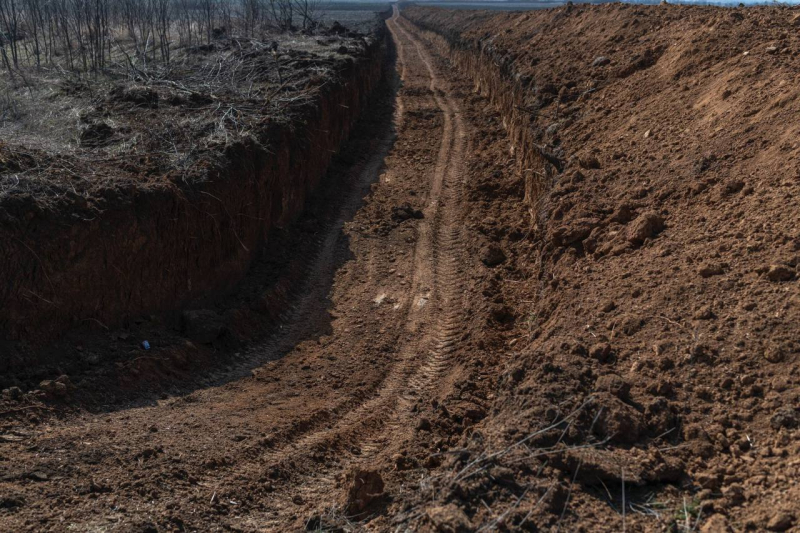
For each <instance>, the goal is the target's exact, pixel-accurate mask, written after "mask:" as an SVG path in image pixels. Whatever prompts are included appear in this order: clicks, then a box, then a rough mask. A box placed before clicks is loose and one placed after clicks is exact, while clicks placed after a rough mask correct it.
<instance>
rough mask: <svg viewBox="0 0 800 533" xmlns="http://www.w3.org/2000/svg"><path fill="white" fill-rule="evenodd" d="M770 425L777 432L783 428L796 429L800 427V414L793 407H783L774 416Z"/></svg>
mask: <svg viewBox="0 0 800 533" xmlns="http://www.w3.org/2000/svg"><path fill="white" fill-rule="evenodd" d="M769 425H770V426H772V429H774V430H775V431H778V430H779V429H781V428H786V429H794V428H796V427H800V414H798V413H797V411H795V410H794V409H793V408H791V407H782V408H780V409H778V410H777V411H775V414H773V415H772V418H770V420H769Z"/></svg>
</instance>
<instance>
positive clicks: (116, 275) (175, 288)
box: [0, 31, 387, 363]
mask: <svg viewBox="0 0 800 533" xmlns="http://www.w3.org/2000/svg"><path fill="white" fill-rule="evenodd" d="M386 50H387V35H386V32H385V31H381V32H380V33H379V34H378V38H377V39H374V40H371V41H370V42H369V43H368V46H367V50H366V53H365V54H364V55H363V56H360V57H357V58H354V59H353V61H352V62H350V63H349V64H348V66H346V67H345V68H344V71H342V72H341V73H340V76H339V77H338V79H339V82H338V83H328V84H326V85H325V86H324V87H323V88H322V89H321V90H320V93H319V96H318V98H317V99H316V100H315V101H314V102H313V103H312V104H309V105H307V106H306V107H304V108H303V109H301V110H300V112H299V113H298V114H296V115H295V118H294V119H293V120H292V123H291V124H289V125H288V126H287V125H285V124H284V125H279V126H278V125H276V126H267V127H266V131H264V132H260V133H259V135H258V137H259V139H260V142H259V141H256V140H249V141H242V142H238V143H237V144H233V145H230V146H228V147H227V148H226V150H225V153H224V154H223V155H222V156H221V157H220V158H219V163H218V164H214V165H210V168H209V169H208V172H207V177H206V179H204V180H203V181H202V182H199V183H198V182H192V183H187V182H185V181H183V180H181V179H173V180H169V181H165V182H164V183H161V184H158V185H153V186H148V187H138V186H122V187H121V186H113V187H109V188H106V189H102V190H99V191H97V194H96V198H95V200H96V201H95V203H94V205H93V210H92V211H88V210H84V212H81V209H80V207H81V206H80V203H81V202H82V201H84V200H83V199H82V197H78V198H75V199H74V202H72V204H71V208H70V209H43V208H42V207H41V206H40V205H39V204H38V203H37V201H36V199H35V198H31V197H18V198H15V199H14V201H13V205H12V202H6V203H4V204H3V206H0V207H2V209H0V363H3V359H4V357H3V352H4V351H7V350H4V348H3V344H4V342H5V343H7V342H9V341H12V342H13V341H19V340H24V341H28V342H34V343H35V342H37V341H46V340H49V339H52V338H54V337H56V336H58V335H59V334H60V333H61V332H63V331H65V330H66V329H67V328H70V327H72V326H74V325H76V324H84V323H86V322H91V323H93V324H99V325H102V326H104V327H113V326H114V325H117V324H119V323H120V322H122V321H124V320H125V319H127V318H129V317H134V316H137V315H142V314H148V313H158V312H165V311H170V310H174V309H179V308H181V306H183V305H185V304H187V303H188V302H190V301H192V300H195V299H197V298H199V297H201V296H202V297H203V298H208V297H210V296H211V297H213V295H215V294H221V293H224V292H226V291H229V290H230V289H231V288H232V287H233V286H234V285H235V284H236V283H237V282H238V281H239V280H240V279H241V278H242V276H243V275H244V273H245V272H246V271H247V269H248V267H249V265H250V263H251V261H252V260H253V258H254V257H255V254H257V253H262V252H263V253H269V248H268V243H267V241H268V235H269V232H270V230H271V229H273V228H276V227H282V226H284V225H285V224H287V223H288V222H289V221H291V220H292V219H293V218H294V217H296V216H297V215H298V214H299V213H300V211H301V210H302V209H303V206H304V203H305V200H306V198H307V196H308V195H309V193H311V192H312V191H313V190H314V189H315V187H316V186H317V184H318V183H319V181H320V180H321V179H322V178H323V176H324V175H325V172H326V170H327V168H328V165H329V164H330V162H331V158H332V157H333V155H334V154H335V153H336V151H337V150H338V149H339V147H340V146H341V145H342V144H343V143H344V142H345V140H346V139H347V137H348V135H349V133H350V130H351V128H352V126H353V125H354V123H355V122H356V120H357V118H358V117H359V114H360V113H361V112H362V110H363V109H364V107H365V105H366V104H367V101H368V98H369V96H370V94H371V93H372V92H373V90H374V89H375V88H376V87H377V85H378V83H379V81H380V78H381V76H382V71H383V66H384V58H385V56H386ZM265 140H266V141H267V142H265ZM76 196H77V195H76ZM84 213H85V214H84Z"/></svg>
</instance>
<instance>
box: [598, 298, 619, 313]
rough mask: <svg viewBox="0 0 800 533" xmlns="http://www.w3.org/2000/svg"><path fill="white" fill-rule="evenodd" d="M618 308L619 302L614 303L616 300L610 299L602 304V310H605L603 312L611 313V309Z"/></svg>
mask: <svg viewBox="0 0 800 533" xmlns="http://www.w3.org/2000/svg"><path fill="white" fill-rule="evenodd" d="M616 308H617V304H616V303H614V300H608V301H607V302H606V303H604V304H603V305H602V307H600V311H601V312H603V313H610V312H611V311H613V310H614V309H616Z"/></svg>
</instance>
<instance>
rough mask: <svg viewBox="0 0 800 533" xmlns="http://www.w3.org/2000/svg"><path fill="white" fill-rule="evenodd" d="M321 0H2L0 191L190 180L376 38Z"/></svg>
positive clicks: (308, 96) (307, 98)
mask: <svg viewBox="0 0 800 533" xmlns="http://www.w3.org/2000/svg"><path fill="white" fill-rule="evenodd" d="M317 7H318V6H317V4H316V3H315V1H313V0H237V1H235V2H228V1H220V0H196V1H187V0H122V1H119V2H116V1H111V0H91V1H89V0H59V1H56V2H47V3H46V2H42V1H41V0H22V1H20V0H0V29H2V32H0V43H2V45H3V46H2V47H1V48H0V50H1V51H2V63H1V64H0V66H2V69H3V70H5V71H6V73H7V74H8V75H3V76H2V77H1V78H2V79H0V138H2V139H5V143H2V142H0V196H2V195H5V193H8V192H15V193H19V192H25V193H33V194H38V193H41V192H47V191H48V190H50V189H51V188H52V187H53V184H63V183H64V182H70V183H71V185H70V187H69V188H71V189H73V192H77V193H78V194H81V189H84V190H85V189H87V188H88V187H89V186H91V185H96V184H97V183H99V182H101V181H102V180H103V179H104V178H105V177H106V176H108V175H109V174H113V178H111V179H118V178H119V177H120V176H123V177H124V176H129V177H131V178H132V179H134V180H137V181H140V180H142V179H147V178H148V177H150V176H160V175H163V174H165V173H167V172H170V171H175V170H177V171H179V172H181V173H183V178H184V179H185V178H186V175H187V174H190V173H192V167H193V166H197V165H198V164H200V165H201V166H202V164H203V162H202V161H201V158H200V154H202V153H203V152H205V151H206V150H207V149H212V150H215V151H217V150H218V149H220V148H221V147H224V146H225V145H227V144H229V143H230V142H232V141H233V140H235V139H238V138H242V137H245V136H254V135H256V134H258V133H264V131H265V128H266V127H267V126H268V125H269V124H270V123H275V122H276V121H277V122H281V121H285V120H287V119H288V116H289V114H290V113H289V111H288V110H289V108H291V109H294V110H298V109H302V108H303V106H304V105H305V104H309V103H311V102H312V100H313V99H314V97H315V95H316V93H317V91H318V90H319V89H321V88H322V87H324V86H325V84H326V83H328V82H329V81H330V80H331V79H332V77H335V75H336V71H337V69H338V68H339V67H340V66H341V63H342V62H343V60H346V59H347V57H346V56H348V55H353V54H359V53H361V52H363V50H364V49H365V48H366V46H367V42H366V41H365V40H364V39H362V38H361V37H362V35H361V34H357V33H354V32H349V31H347V30H345V28H344V27H342V26H340V25H339V24H338V23H334V24H333V25H332V26H329V27H326V26H325V25H324V24H322V23H321V18H322V17H321V14H320V13H319V11H318V10H317ZM318 15H320V16H318ZM107 171H110V172H107ZM56 189H57V190H54V191H53V194H54V195H55V194H58V191H61V190H62V189H63V187H61V185H58V186H57V187H56ZM51 196H52V195H51Z"/></svg>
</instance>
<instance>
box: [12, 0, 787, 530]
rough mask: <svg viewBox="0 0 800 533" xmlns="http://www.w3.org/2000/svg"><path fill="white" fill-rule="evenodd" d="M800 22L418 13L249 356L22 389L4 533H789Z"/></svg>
mask: <svg viewBox="0 0 800 533" xmlns="http://www.w3.org/2000/svg"><path fill="white" fill-rule="evenodd" d="M798 15H799V13H798V11H797V10H796V9H786V8H779V7H775V8H754V9H736V10H733V9H720V8H699V7H680V6H669V5H665V6H650V7H644V6H632V5H620V4H615V5H606V6H566V7H563V8H558V9H553V10H546V11H539V12H532V13H525V14H486V13H476V12H451V11H444V10H435V9H421V8H411V9H409V11H408V12H407V14H405V15H404V16H399V14H398V13H395V16H394V17H393V18H392V19H391V20H389V21H387V24H388V27H389V31H390V32H391V36H392V40H393V42H394V46H395V51H396V66H397V78H398V79H397V80H396V81H397V83H396V91H395V93H394V95H392V94H388V95H387V96H386V97H385V98H384V99H383V100H381V102H378V104H376V105H377V107H376V111H375V112H374V113H373V114H371V116H370V117H368V119H367V121H366V123H362V125H361V128H362V131H361V133H360V136H361V137H359V133H356V136H355V138H354V140H353V141H352V142H353V143H355V144H352V143H351V147H350V148H349V151H348V150H345V157H344V158H340V159H339V160H338V161H337V163H336V165H335V166H334V169H333V171H332V172H333V173H334V177H335V179H334V180H333V181H332V183H334V184H340V186H339V187H338V188H336V187H334V189H335V190H330V191H327V193H325V191H323V193H322V196H320V197H319V198H318V199H317V201H316V203H314V204H313V205H312V207H311V208H310V213H311V214H310V215H309V214H307V215H305V217H306V218H305V219H301V220H300V221H298V223H297V224H296V225H295V226H294V227H293V229H291V231H290V233H291V235H287V236H286V237H285V240H286V242H285V243H284V244H285V248H286V250H287V251H286V252H285V253H286V256H285V257H286V261H284V262H285V263H286V264H285V265H284V266H283V267H280V266H276V265H275V263H274V262H270V261H265V262H263V263H259V264H258V265H256V266H255V267H254V269H253V271H252V272H251V274H250V275H249V277H248V280H246V281H245V282H244V283H243V286H242V288H241V293H244V294H249V296H241V294H240V295H239V296H232V297H231V298H230V299H229V301H228V300H226V301H222V302H217V303H216V305H217V310H218V311H219V313H217V314H221V313H226V314H225V316H226V319H227V326H226V328H228V329H229V330H230V331H229V332H228V333H229V334H235V335H232V336H233V337H235V338H237V339H240V338H248V334H249V336H250V338H251V339H254V340H250V341H248V342H247V343H246V344H244V345H243V346H228V345H226V343H224V342H219V339H220V337H225V335H221V334H220V331H219V327H218V326H214V325H213V324H212V325H209V324H208V321H209V320H210V319H209V320H204V319H203V316H202V313H201V314H199V315H198V314H194V315H190V316H188V317H185V319H186V320H187V321H188V322H189V325H190V328H189V329H192V327H194V326H197V329H199V330H200V332H199V333H197V334H196V335H195V337H196V338H195V340H194V341H186V342H185V344H184V345H183V346H182V347H180V348H177V347H176V348H175V349H174V350H173V351H172V352H169V354H170V355H169V356H168V355H166V354H165V353H162V354H160V357H162V358H163V359H162V360H155V361H154V360H152V358H150V357H149V356H147V355H145V353H144V352H140V355H139V356H137V357H136V359H135V363H131V362H130V361H128V363H123V362H121V361H118V362H117V363H115V364H114V365H112V366H111V367H109V368H106V369H105V370H104V371H102V372H101V371H98V370H92V369H87V368H82V369H78V370H76V374H75V375H71V376H70V377H69V378H62V380H61V382H60V386H57V384H56V383H53V382H50V383H46V384H44V385H43V387H44V389H45V391H32V392H27V393H23V391H22V390H17V389H13V390H12V389H6V390H5V391H4V392H3V400H2V404H0V417H1V418H0V524H1V526H0V528H2V529H3V530H8V531H24V530H52V531H66V530H78V531H184V530H192V531H207V530H235V531H293V530H302V529H310V530H356V529H361V528H364V529H367V530H376V531H418V530H420V531H473V530H480V529H482V530H495V529H497V530H525V531H537V530H563V531H621V530H623V531H652V530H668V531H695V530H696V531H706V532H722V531H732V530H737V531H738V530H753V531H763V530H772V531H787V530H797V529H798V527H800V525H798V524H800V509H799V508H798V505H797V502H798V501H800V485H798V479H800V443H798V431H800V411H799V409H800V394H799V393H800V370H799V369H798V350H800V334H799V333H798V331H799V329H798V323H800V322H799V321H800V293H799V291H798V271H797V269H798V264H800V229H799V228H798V220H800V205H798V202H800V200H798V198H800V143H799V142H798V139H799V138H800V135H798V133H800V132H799V131H798V130H800V122H798V120H797V119H798V116H800V98H798V97H799V96H800V92H798V87H799V86H800V78H799V77H798V72H800V38H798V32H797V28H798V21H800V18H798ZM406 17H407V18H406ZM409 19H410V20H409ZM412 21H414V22H412ZM423 28H424V29H423ZM465 58H472V59H465ZM477 58H483V60H484V63H485V66H481V65H482V64H484V63H481V61H480V60H478V59H477ZM487 59H488V61H487ZM492 69H496V70H492ZM491 76H497V79H496V80H495V79H493V78H491ZM503 79H504V80H505V82H507V83H508V84H514V83H516V84H518V87H521V88H522V89H521V92H520V93H519V94H520V95H521V97H520V98H521V99H522V101H520V102H515V103H514V104H513V105H510V104H509V102H508V101H504V100H502V99H501V98H499V95H498V94H492V93H491V92H490V90H489V89H490V88H491V87H493V86H496V85H497V80H501V81H502V80H503ZM476 88H477V89H478V90H476ZM512 114H513V117H515V118H514V120H519V117H520V116H524V117H526V121H527V122H526V125H525V127H526V128H527V130H526V131H528V132H529V135H530V137H529V138H530V139H532V140H533V142H531V143H529V144H527V145H519V144H518V143H514V142H512V140H510V139H509V135H508V133H507V129H508V128H510V127H511V126H510V125H511V124H512V122H511V119H510V118H509V117H512ZM529 150H535V151H536V153H537V154H539V157H540V158H541V160H542V161H547V162H548V163H547V164H546V165H544V166H541V167H537V168H528V169H525V168H522V169H521V168H519V167H520V165H519V164H518V163H519V161H521V160H524V159H525V158H526V157H527V151H529ZM526 171H527V172H529V173H534V174H536V175H537V176H539V177H538V178H531V177H530V176H527V175H526V174H525V172H526ZM537 173H538V174H537ZM337 176H338V177H337ZM531 180H534V181H535V183H536V187H531V183H532V182H531ZM534 189H535V190H537V191H539V192H538V193H537V194H536V195H535V196H531V194H530V191H531V190H534ZM526 191H527V192H528V193H529V194H527V195H526ZM309 228H313V229H309ZM292 232H293V233H292ZM293 251H294V252H295V253H292V252H293ZM296 256H299V257H301V258H302V259H303V265H302V267H300V268H295V267H296V265H297V263H293V262H292V260H291V258H292V257H296ZM280 259H281V260H282V259H283V256H282V257H281V258H280ZM287 265H288V266H287ZM298 272H299V273H298ZM260 275H263V276H267V277H272V276H283V277H286V278H287V279H290V280H295V278H296V281H292V283H289V284H288V285H287V286H288V287H291V288H288V289H286V290H283V289H281V290H280V291H278V292H281V293H285V295H286V298H287V301H288V302H290V303H288V304H287V305H286V309H285V312H284V313H283V314H282V315H281V316H276V317H274V321H273V322H271V323H270V324H271V325H270V326H269V327H267V326H265V325H264V324H263V323H261V322H259V321H258V320H257V319H255V318H253V313H252V310H253V309H255V308H257V305H254V302H253V298H252V295H253V294H255V295H256V296H258V295H259V294H260V293H261V292H262V291H264V290H266V289H265V285H264V283H263V281H260V280H259V276H260ZM270 290H272V289H270ZM273 292H274V290H273ZM237 298H239V299H240V300H237ZM255 300H256V301H259V300H260V297H256V298H255ZM206 318H208V317H206ZM212 322H213V321H212ZM193 325H194V326H193ZM142 327H144V326H142ZM154 327H155V326H154ZM215 328H216V329H215ZM208 331H212V332H213V334H212V335H208V337H207V338H206V339H205V340H206V341H208V342H203V339H202V337H203V334H204V333H208ZM226 331H227V330H226ZM128 335H129V333H125V334H124V337H123V335H122V334H120V335H117V334H116V333H115V334H114V335H113V338H112V339H111V340H109V339H108V338H105V339H103V340H98V341H96V342H97V344H96V345H94V347H93V348H92V350H101V349H103V347H104V346H111V345H112V344H113V343H117V342H120V339H122V340H123V341H125V342H128V341H127V336H128ZM198 339H199V340H198ZM209 339H210V340H209ZM92 342H93V341H91V340H87V341H86V345H87V346H92V345H91V343H92ZM104 343H105V344H104ZM109 343H112V344H109ZM234 344H235V343H234ZM85 349H86V347H84V346H81V351H83V350H85ZM198 360H202V361H203V363H202V364H198V363H196V361H198ZM192 361H194V363H193V362H192ZM193 365H195V366H196V367H197V368H195V366H193ZM87 366H88V367H91V366H92V365H87ZM100 366H101V367H103V365H102V364H100ZM57 370H59V369H53V371H52V374H51V376H50V378H51V379H52V378H56V377H58V373H59V372H57ZM25 379H26V378H24V377H22V378H19V380H20V381H19V383H20V385H25V386H23V387H22V388H23V389H24V388H26V387H27V385H30V383H29V382H28V381H25ZM167 382H171V383H173V386H171V387H170V386H168V385H166V384H165V383H167ZM76 384H77V387H76ZM27 388H30V387H27Z"/></svg>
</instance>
